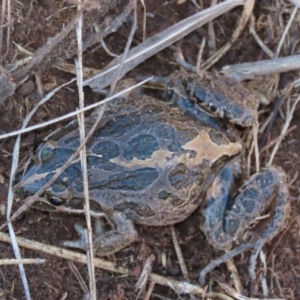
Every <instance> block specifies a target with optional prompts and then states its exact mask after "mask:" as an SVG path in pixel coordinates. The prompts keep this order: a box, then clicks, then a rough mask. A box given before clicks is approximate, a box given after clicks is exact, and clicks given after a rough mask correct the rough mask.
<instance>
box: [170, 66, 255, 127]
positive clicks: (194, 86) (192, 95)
mask: <svg viewBox="0 0 300 300" xmlns="http://www.w3.org/2000/svg"><path fill="white" fill-rule="evenodd" d="M166 94H167V97H168V98H169V99H172V101H173V102H175V103H176V104H177V105H178V106H179V107H181V108H183V109H184V110H185V111H186V112H188V113H190V114H192V115H193V116H196V117H197V118H198V119H201V120H202V121H204V122H205V123H207V124H208V125H209V126H211V127H213V128H216V126H219V124H215V122H217V121H215V118H211V117H207V119H206V120H205V116H204V113H201V111H200V112H198V111H199V108H197V106H199V107H201V108H203V109H204V110H205V111H209V112H210V113H211V114H212V115H214V116H216V117H218V118H222V119H226V120H227V121H229V122H231V123H233V124H238V125H241V126H243V127H247V126H250V125H252V124H254V122H255V121H256V119H257V108H258V101H257V99H255V98H254V97H253V95H251V93H250V92H249V91H248V90H247V89H246V88H245V87H244V86H243V85H242V84H241V83H239V82H237V81H236V80H234V79H231V78H228V77H225V76H222V75H218V74H215V73H207V72H203V73H202V74H201V75H200V76H199V75H197V74H190V73H186V72H183V71H182V72H180V73H179V72H177V73H174V74H173V75H172V76H170V79H169V82H168V83H166ZM188 101H189V102H191V103H190V104H188ZM197 110H198V111H197Z"/></svg>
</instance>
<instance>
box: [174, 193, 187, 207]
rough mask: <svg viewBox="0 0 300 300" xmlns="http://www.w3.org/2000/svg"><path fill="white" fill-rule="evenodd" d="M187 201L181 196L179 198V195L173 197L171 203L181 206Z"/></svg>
mask: <svg viewBox="0 0 300 300" xmlns="http://www.w3.org/2000/svg"><path fill="white" fill-rule="evenodd" d="M184 202H185V201H184V200H183V199H181V198H178V197H177V196H174V195H173V197H171V200H170V203H171V204H172V205H173V206H180V205H182V204H183V203H184Z"/></svg>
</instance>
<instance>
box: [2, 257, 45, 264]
mask: <svg viewBox="0 0 300 300" xmlns="http://www.w3.org/2000/svg"><path fill="white" fill-rule="evenodd" d="M45 261H46V260H45V259H41V258H22V259H1V260H0V266H5V265H17V264H24V265H25V264H26V265H27V264H44V263H45Z"/></svg>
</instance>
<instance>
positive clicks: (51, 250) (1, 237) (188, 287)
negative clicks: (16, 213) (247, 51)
mask: <svg viewBox="0 0 300 300" xmlns="http://www.w3.org/2000/svg"><path fill="white" fill-rule="evenodd" d="M0 241H2V242H5V243H10V242H11V240H10V237H9V236H8V235H7V234H5V233H2V232H0ZM17 242H18V244H19V245H20V246H21V247H24V248H28V249H32V250H36V251H43V252H44V253H47V254H50V255H55V256H57V257H60V258H64V259H67V260H73V261H75V262H77V263H84V264H86V263H87V257H86V255H84V254H80V253H78V252H75V251H70V250H65V249H62V248H59V247H54V246H51V245H46V244H42V243H39V242H36V241H32V240H27V239H25V238H21V237H18V238H17ZM94 262H95V266H96V267H97V268H101V269H104V270H107V271H111V272H116V273H120V274H123V275H132V276H133V275H134V274H133V273H132V272H131V271H130V270H128V269H126V268H123V267H115V264H114V263H113V262H110V261H106V260H104V259H100V258H95V261H94ZM149 280H151V281H153V282H154V283H156V284H160V285H164V286H167V287H170V286H172V288H174V289H175V290H176V291H178V292H179V293H185V294H195V295H200V296H202V295H203V293H204V290H203V289H202V288H201V287H199V286H197V285H194V284H190V283H187V282H184V281H178V280H174V279H172V278H167V277H163V276H160V275H157V274H155V273H151V274H149ZM206 296H207V297H208V298H211V299H224V300H233V299H232V298H231V297H229V296H226V295H225V294H221V293H214V292H210V293H206Z"/></svg>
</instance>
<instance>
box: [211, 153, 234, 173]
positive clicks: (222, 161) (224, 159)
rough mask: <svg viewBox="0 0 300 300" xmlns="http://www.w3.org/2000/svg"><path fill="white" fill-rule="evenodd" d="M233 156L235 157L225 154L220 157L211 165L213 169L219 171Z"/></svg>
mask: <svg viewBox="0 0 300 300" xmlns="http://www.w3.org/2000/svg"><path fill="white" fill-rule="evenodd" d="M237 156H238V154H237ZM233 158H234V156H228V155H223V156H221V157H219V159H218V160H216V161H215V162H214V163H213V165H212V166H211V169H212V170H216V171H217V170H219V169H220V168H221V167H223V166H225V165H226V164H227V163H229V162H230V161H231V160H232V159H233Z"/></svg>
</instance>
